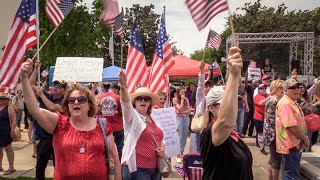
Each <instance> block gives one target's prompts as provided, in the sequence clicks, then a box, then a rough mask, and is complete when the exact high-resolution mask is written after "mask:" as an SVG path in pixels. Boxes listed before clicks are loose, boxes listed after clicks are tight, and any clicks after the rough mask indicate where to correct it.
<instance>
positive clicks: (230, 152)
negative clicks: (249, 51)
mask: <svg viewBox="0 0 320 180" xmlns="http://www.w3.org/2000/svg"><path fill="white" fill-rule="evenodd" d="M228 57H229V58H228V59H229V61H228V69H227V71H229V73H228V79H227V84H226V87H225V91H224V89H223V87H222V86H214V87H213V88H212V89H211V90H210V91H209V93H208V94H207V96H206V111H205V113H204V115H203V118H204V119H206V120H208V122H209V124H208V126H207V127H206V128H205V129H204V130H203V131H202V133H201V158H202V164H203V169H204V172H203V177H202V179H204V180H211V179H223V180H233V179H238V180H252V179H253V173H252V161H253V159H252V155H251V152H250V149H249V148H248V146H247V145H246V144H245V143H244V142H243V141H242V139H241V137H240V136H239V135H238V134H237V132H236V131H234V130H233V128H234V127H235V126H236V120H237V112H238V98H237V96H238V85H239V76H240V71H241V68H242V66H243V64H242V58H241V55H240V49H239V48H237V47H232V48H230V50H229V55H228Z"/></svg>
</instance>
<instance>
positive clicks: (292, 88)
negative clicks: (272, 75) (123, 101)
mask: <svg viewBox="0 0 320 180" xmlns="http://www.w3.org/2000/svg"><path fill="white" fill-rule="evenodd" d="M288 89H291V90H294V89H299V86H290V87H288Z"/></svg>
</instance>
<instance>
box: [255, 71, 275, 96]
mask: <svg viewBox="0 0 320 180" xmlns="http://www.w3.org/2000/svg"><path fill="white" fill-rule="evenodd" d="M261 81H262V83H261V84H265V85H267V87H266V93H267V94H268V95H269V94H270V87H269V86H270V82H271V81H270V77H269V76H267V75H264V76H262V78H261ZM258 94H259V88H258V87H257V88H256V89H255V90H254V92H253V97H256V95H258Z"/></svg>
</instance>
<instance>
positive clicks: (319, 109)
mask: <svg viewBox="0 0 320 180" xmlns="http://www.w3.org/2000/svg"><path fill="white" fill-rule="evenodd" d="M311 92H313V95H312V96H311V103H312V106H313V113H315V114H317V115H319V116H320V80H317V81H316V83H315V84H314V86H313V90H310V93H311ZM315 137H316V134H313V141H312V143H313V144H314V143H315V142H319V141H320V131H319V134H318V139H316V138H315Z"/></svg>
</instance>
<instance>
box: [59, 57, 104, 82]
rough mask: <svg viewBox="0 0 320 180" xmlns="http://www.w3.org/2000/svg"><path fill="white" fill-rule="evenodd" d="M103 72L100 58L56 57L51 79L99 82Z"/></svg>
mask: <svg viewBox="0 0 320 180" xmlns="http://www.w3.org/2000/svg"><path fill="white" fill-rule="evenodd" d="M102 73H103V59H102V58H87V57H58V58H57V61H56V65H55V69H54V74H53V81H55V80H64V81H67V82H101V81H102Z"/></svg>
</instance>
